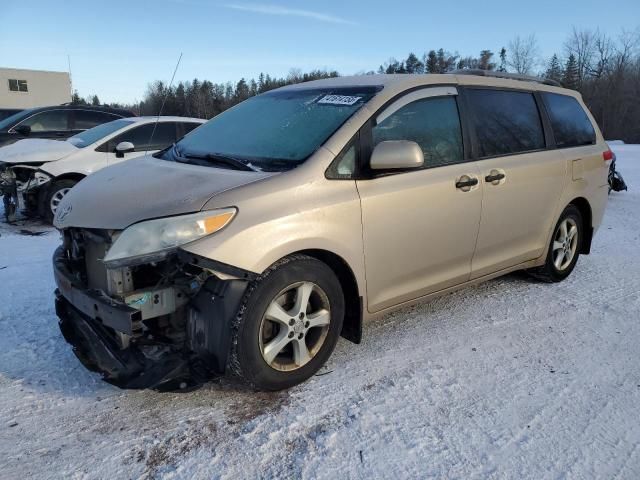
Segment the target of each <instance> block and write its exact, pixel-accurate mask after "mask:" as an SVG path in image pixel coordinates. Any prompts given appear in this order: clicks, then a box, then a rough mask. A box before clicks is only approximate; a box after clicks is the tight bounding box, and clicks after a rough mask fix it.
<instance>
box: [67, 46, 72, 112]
mask: <svg viewBox="0 0 640 480" xmlns="http://www.w3.org/2000/svg"><path fill="white" fill-rule="evenodd" d="M67 66H68V67H69V88H70V89H71V91H70V92H69V93H71V102H72V103H73V79H72V78H71V55H68V54H67Z"/></svg>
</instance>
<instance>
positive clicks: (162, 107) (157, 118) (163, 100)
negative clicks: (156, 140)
mask: <svg viewBox="0 0 640 480" xmlns="http://www.w3.org/2000/svg"><path fill="white" fill-rule="evenodd" d="M180 60H182V52H180V56H179V57H178V63H176V68H174V69H173V75H171V81H170V82H169V86H168V87H167V91H166V93H165V94H164V98H163V99H162V105H160V111H159V112H158V116H157V117H156V123H154V124H153V130H152V131H151V136H150V137H149V143H148V144H149V145H151V140H153V136H154V135H155V133H156V128H158V122H159V121H160V116H161V115H162V110H164V104H165V103H166V101H167V97H168V96H169V92H170V91H171V86H172V85H173V79H174V78H175V77H176V72H177V71H178V67H179V66H180ZM148 151H149V150H145V152H144V154H145V155H146V154H147V152H148Z"/></svg>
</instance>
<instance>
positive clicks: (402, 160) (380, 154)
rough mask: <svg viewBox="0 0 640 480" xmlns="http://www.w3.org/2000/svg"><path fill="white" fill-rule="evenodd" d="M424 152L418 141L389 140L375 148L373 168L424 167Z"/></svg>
mask: <svg viewBox="0 0 640 480" xmlns="http://www.w3.org/2000/svg"><path fill="white" fill-rule="evenodd" d="M423 165H424V154H423V153H422V149H421V148H420V146H419V145H418V144H417V143H416V142H411V141H409V140H387V141H385V142H380V143H379V144H378V145H376V148H374V149H373V153H372V154H371V162H370V166H371V169H372V170H387V169H401V168H402V169H404V168H422V166H423Z"/></svg>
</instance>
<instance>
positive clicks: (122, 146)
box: [116, 142, 136, 158]
mask: <svg viewBox="0 0 640 480" xmlns="http://www.w3.org/2000/svg"><path fill="white" fill-rule="evenodd" d="M135 148H136V147H135V145H134V144H133V143H131V142H120V143H119V144H118V145H116V157H117V158H124V154H125V153H130V152H133V151H134V150H135Z"/></svg>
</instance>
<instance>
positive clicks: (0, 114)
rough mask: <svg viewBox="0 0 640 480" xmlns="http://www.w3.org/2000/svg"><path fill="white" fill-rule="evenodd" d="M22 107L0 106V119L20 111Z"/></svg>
mask: <svg viewBox="0 0 640 480" xmlns="http://www.w3.org/2000/svg"><path fill="white" fill-rule="evenodd" d="M22 110H23V109H22V108H0V120H4V119H5V118H7V117H10V116H11V115H15V114H16V113H20V112H22Z"/></svg>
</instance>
